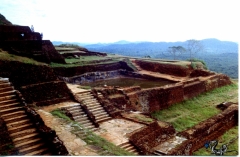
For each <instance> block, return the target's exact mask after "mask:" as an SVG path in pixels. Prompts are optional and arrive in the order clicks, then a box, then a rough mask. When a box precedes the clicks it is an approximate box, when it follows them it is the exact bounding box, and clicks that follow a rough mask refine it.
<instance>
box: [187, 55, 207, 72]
mask: <svg viewBox="0 0 240 157" xmlns="http://www.w3.org/2000/svg"><path fill="white" fill-rule="evenodd" d="M187 61H191V62H192V64H191V65H192V68H193V69H196V68H197V62H200V63H202V65H203V68H204V69H206V70H207V69H208V68H207V64H206V63H205V62H204V61H203V60H200V59H196V58H193V59H187Z"/></svg>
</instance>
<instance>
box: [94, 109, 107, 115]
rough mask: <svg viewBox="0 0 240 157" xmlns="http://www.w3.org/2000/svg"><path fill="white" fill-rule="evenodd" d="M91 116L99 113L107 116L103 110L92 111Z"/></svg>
mask: <svg viewBox="0 0 240 157" xmlns="http://www.w3.org/2000/svg"><path fill="white" fill-rule="evenodd" d="M92 113H93V114H99V113H104V114H108V113H107V112H106V111H105V110H104V109H101V110H98V111H94V112H92Z"/></svg>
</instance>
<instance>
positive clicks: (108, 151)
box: [51, 109, 134, 156]
mask: <svg viewBox="0 0 240 157" xmlns="http://www.w3.org/2000/svg"><path fill="white" fill-rule="evenodd" d="M51 113H52V115H54V116H57V117H59V118H62V119H64V120H66V122H67V123H71V124H72V126H73V127H74V131H72V133H73V132H75V131H78V130H80V128H83V130H84V132H85V133H86V135H87V136H86V137H81V139H82V140H84V141H85V142H86V143H87V144H88V145H94V146H96V147H98V148H100V150H99V152H98V153H99V155H121V156H122V155H124V156H127V155H128V156H129V155H134V154H132V153H130V152H127V151H125V150H124V149H122V148H120V147H117V146H115V145H114V144H112V143H110V142H108V141H107V140H105V139H104V138H102V137H100V136H98V135H96V134H94V133H93V132H91V131H89V130H88V129H85V128H84V127H82V126H81V125H80V124H79V123H77V122H75V121H72V120H71V119H70V118H69V117H67V116H66V115H65V114H64V113H63V112H62V111H61V110H59V109H57V110H54V111H52V112H51Z"/></svg>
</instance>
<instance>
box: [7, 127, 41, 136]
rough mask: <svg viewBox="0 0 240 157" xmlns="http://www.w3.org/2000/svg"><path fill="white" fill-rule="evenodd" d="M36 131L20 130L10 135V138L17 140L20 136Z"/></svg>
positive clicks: (34, 129)
mask: <svg viewBox="0 0 240 157" xmlns="http://www.w3.org/2000/svg"><path fill="white" fill-rule="evenodd" d="M36 131H37V130H36V128H30V129H24V130H21V131H18V132H15V133H12V134H10V136H11V137H12V138H17V137H19V136H20V137H21V136H23V135H26V134H28V135H29V134H31V133H34V132H36Z"/></svg>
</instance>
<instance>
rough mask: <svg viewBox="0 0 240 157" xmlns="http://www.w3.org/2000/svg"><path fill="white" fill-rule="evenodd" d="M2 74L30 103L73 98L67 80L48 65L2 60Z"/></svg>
mask: <svg viewBox="0 0 240 157" xmlns="http://www.w3.org/2000/svg"><path fill="white" fill-rule="evenodd" d="M0 76H2V77H6V78H9V80H10V81H11V82H12V83H13V85H14V87H15V88H16V89H17V90H19V91H20V92H21V93H22V94H23V97H24V98H25V99H26V102H27V103H29V104H31V103H35V104H36V105H39V106H43V105H49V104H54V103H59V102H62V101H66V100H70V99H72V95H71V92H70V91H69V89H68V88H67V86H66V84H65V82H63V81H59V80H58V78H57V76H56V75H55V74H54V72H53V70H52V69H51V68H50V67H48V66H46V65H33V64H25V63H21V62H16V61H1V60H0Z"/></svg>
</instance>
